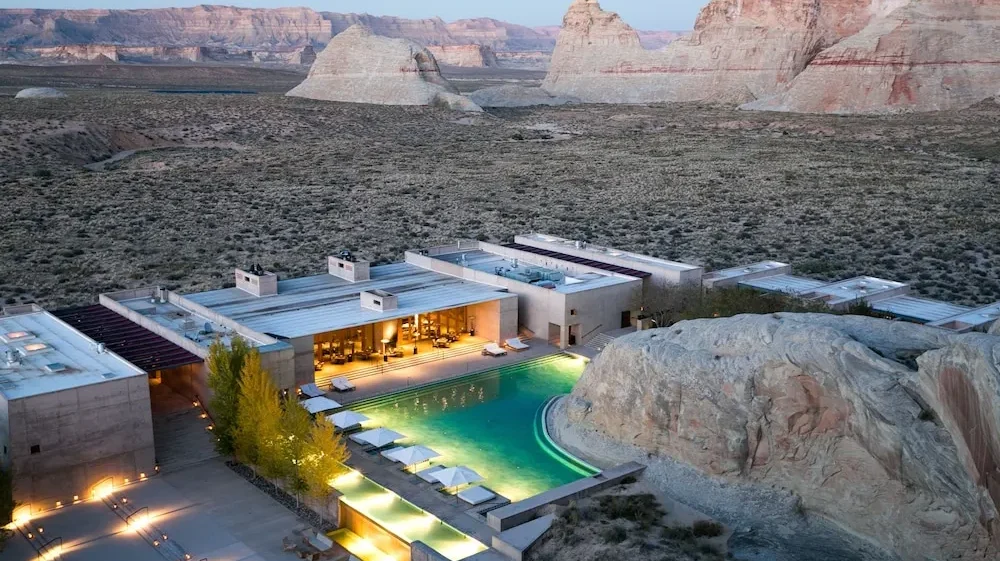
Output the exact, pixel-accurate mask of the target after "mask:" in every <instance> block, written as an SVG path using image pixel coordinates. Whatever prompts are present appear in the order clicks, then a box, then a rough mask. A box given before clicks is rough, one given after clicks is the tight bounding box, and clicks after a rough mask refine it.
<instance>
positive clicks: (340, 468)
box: [301, 417, 350, 518]
mask: <svg viewBox="0 0 1000 561" xmlns="http://www.w3.org/2000/svg"><path fill="white" fill-rule="evenodd" d="M349 457H350V452H348V450H347V444H346V443H345V442H344V439H343V438H341V436H340V435H338V434H337V431H336V429H334V426H333V423H331V422H330V421H328V420H326V419H325V418H322V417H321V418H318V419H316V423H315V424H314V425H313V427H312V430H311V431H310V432H309V445H308V447H307V452H306V456H305V458H304V460H303V462H302V470H301V474H302V479H303V480H304V481H305V483H306V489H307V491H306V492H307V493H308V494H309V496H310V497H312V498H314V499H316V500H317V501H319V502H320V503H321V504H322V505H323V508H322V509H320V517H321V518H322V516H323V511H324V510H326V508H327V507H328V505H329V501H330V492H331V488H330V481H331V480H332V479H334V478H336V477H337V476H338V475H341V474H343V473H345V472H346V471H347V467H346V466H345V465H344V463H345V462H347V459H348V458H349Z"/></svg>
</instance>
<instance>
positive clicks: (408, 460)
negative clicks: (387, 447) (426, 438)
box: [382, 446, 441, 467]
mask: <svg viewBox="0 0 1000 561" xmlns="http://www.w3.org/2000/svg"><path fill="white" fill-rule="evenodd" d="M382 455H383V456H386V457H387V458H389V459H391V460H393V461H396V462H399V463H401V464H403V466H405V467H409V466H415V465H417V464H422V463H424V462H427V461H430V460H433V459H434V458H439V457H441V454H438V453H437V452H435V451H434V450H431V449H430V448H427V447H426V446H409V447H406V448H401V449H399V450H396V451H394V452H392V453H391V454H388V455H386V454H385V453H383V454H382Z"/></svg>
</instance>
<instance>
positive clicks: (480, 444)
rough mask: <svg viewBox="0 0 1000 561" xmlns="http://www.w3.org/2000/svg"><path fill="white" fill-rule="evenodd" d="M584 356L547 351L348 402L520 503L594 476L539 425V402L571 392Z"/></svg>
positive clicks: (375, 421)
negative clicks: (543, 354)
mask: <svg viewBox="0 0 1000 561" xmlns="http://www.w3.org/2000/svg"><path fill="white" fill-rule="evenodd" d="M585 364H586V363H585V361H584V359H581V358H576V357H572V356H569V355H565V354H561V355H553V356H548V357H543V358H540V359H536V360H532V361H528V362H524V363H520V364H515V365H511V366H504V367H501V368H498V369H495V370H489V371H485V372H481V373H478V374H473V375H470V376H465V377H462V378H459V379H456V380H449V381H445V382H439V383H436V384H432V385H430V386H424V387H421V388H416V389H413V390H407V391H403V392H399V393H395V394H391V395H388V396H383V397H380V398H375V399H372V400H367V401H363V402H360V403H358V404H355V405H352V406H351V409H353V410H355V411H360V412H363V413H364V414H365V415H367V416H368V417H370V418H371V421H369V422H368V423H366V426H369V425H372V426H383V427H387V428H391V429H393V430H395V431H398V432H401V433H403V434H405V435H407V439H406V440H404V441H402V442H401V444H420V445H423V446H427V447H430V448H433V449H434V450H436V451H437V452H439V453H441V458H438V460H437V461H438V462H439V463H441V464H444V465H447V466H449V467H453V466H460V465H464V466H468V467H470V468H472V469H473V470H475V471H477V472H478V473H480V474H481V475H482V476H483V477H485V478H486V481H485V482H484V485H486V486H487V487H489V488H490V489H493V490H494V491H496V492H497V493H500V494H501V495H503V496H505V497H507V498H509V499H510V500H512V501H518V500H521V499H524V498H527V497H530V496H532V495H535V494H538V493H541V492H542V491H545V490H548V489H551V488H553V487H558V486H559V485H563V484H565V483H569V482H571V481H575V480H577V479H579V478H581V477H586V476H590V475H593V474H594V473H595V471H594V470H593V468H591V467H590V466H587V465H586V464H584V463H582V462H580V461H578V460H576V459H575V458H573V457H572V456H569V455H568V454H566V453H565V452H563V451H561V450H559V449H558V448H557V447H555V445H554V444H552V443H551V442H550V441H549V439H548V438H547V437H546V436H545V434H544V431H543V429H542V426H543V423H544V417H543V415H542V412H543V409H544V407H545V405H546V404H547V403H548V402H549V400H550V399H551V398H552V397H553V396H556V395H562V394H566V393H569V392H570V391H571V390H572V389H573V385H574V384H575V383H576V381H577V380H578V379H579V378H580V375H581V374H582V373H583V369H584V366H585Z"/></svg>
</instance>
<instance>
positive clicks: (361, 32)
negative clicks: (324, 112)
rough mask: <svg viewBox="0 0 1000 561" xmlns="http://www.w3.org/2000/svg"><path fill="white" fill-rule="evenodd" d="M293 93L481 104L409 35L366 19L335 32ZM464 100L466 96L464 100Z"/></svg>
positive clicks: (381, 101) (471, 106)
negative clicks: (390, 33)
mask: <svg viewBox="0 0 1000 561" xmlns="http://www.w3.org/2000/svg"><path fill="white" fill-rule="evenodd" d="M286 95H289V96H292V97H307V98H311V99H321V100H326V101H345V102H351V103H373V104H379V105H438V106H445V107H449V108H456V109H461V110H467V111H475V110H477V109H478V110H479V111H482V109H479V108H478V107H475V106H474V104H472V102H471V101H468V100H466V99H465V98H462V97H461V96H459V95H458V90H456V89H455V88H454V87H453V86H452V85H451V84H449V83H448V81H447V80H445V79H444V78H443V77H442V76H441V70H440V68H438V64H437V62H436V61H435V60H434V55H432V54H431V53H430V52H428V51H427V49H425V48H423V47H421V46H420V45H418V44H416V43H414V42H413V41H408V40H406V39H392V38H388V37H379V36H376V35H375V34H373V33H372V31H371V30H370V29H368V28H366V27H364V26H362V25H355V26H353V27H351V28H350V29H348V30H347V31H344V32H343V33H341V34H339V35H337V36H336V37H334V38H333V40H332V41H330V44H328V45H327V47H326V48H325V49H323V52H321V53H320V54H319V55H318V56H317V57H316V62H315V63H314V64H313V65H312V68H311V69H310V70H309V76H308V77H307V78H306V80H305V81H304V82H302V83H301V84H299V85H298V86H296V87H295V88H293V89H292V90H291V91H290V92H288V94H286ZM463 100H465V101H463Z"/></svg>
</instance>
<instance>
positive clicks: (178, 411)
mask: <svg viewBox="0 0 1000 561" xmlns="http://www.w3.org/2000/svg"><path fill="white" fill-rule="evenodd" d="M149 398H150V403H151V405H152V410H153V442H154V444H155V446H156V461H157V465H159V466H160V473H166V472H170V471H175V470H178V469H182V468H184V467H187V466H191V465H194V464H197V463H201V462H203V461H205V460H208V459H210V458H214V457H216V456H218V453H216V451H215V436H214V435H213V434H212V432H211V431H209V430H207V429H206V428H205V427H207V426H208V425H209V424H210V422H209V421H208V420H207V419H202V418H201V416H200V415H201V413H202V409H201V408H200V407H195V406H194V405H193V404H192V403H191V401H190V400H188V399H187V398H186V397H183V396H181V395H179V394H177V393H175V392H174V391H173V390H171V389H170V388H169V387H167V386H166V385H165V384H150V386H149Z"/></svg>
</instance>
